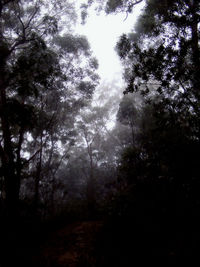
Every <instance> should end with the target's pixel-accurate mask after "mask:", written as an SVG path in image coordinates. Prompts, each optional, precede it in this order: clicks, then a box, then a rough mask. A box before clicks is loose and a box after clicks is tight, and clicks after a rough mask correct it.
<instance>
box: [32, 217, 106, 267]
mask: <svg viewBox="0 0 200 267" xmlns="http://www.w3.org/2000/svg"><path fill="white" fill-rule="evenodd" d="M102 227H103V222H102V221H83V222H75V223H71V224H69V225H67V226H65V227H62V228H61V229H58V230H55V231H54V232H51V233H50V234H49V235H48V237H47V238H46V239H45V242H43V243H42V244H41V245H40V248H39V253H38V255H37V257H36V258H35V259H34V261H35V263H36V264H37V266H45V267H51V266H53V267H64V266H65V267H66V266H67V267H80V266H82V267H85V266H95V262H96V258H95V246H96V244H95V242H96V240H97V235H98V234H99V233H100V231H101V229H102Z"/></svg>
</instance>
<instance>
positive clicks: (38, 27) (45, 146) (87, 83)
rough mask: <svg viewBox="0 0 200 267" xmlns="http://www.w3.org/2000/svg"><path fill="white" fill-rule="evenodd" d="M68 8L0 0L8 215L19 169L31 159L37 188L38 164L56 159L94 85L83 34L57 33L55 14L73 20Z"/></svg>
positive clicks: (0, 151)
mask: <svg viewBox="0 0 200 267" xmlns="http://www.w3.org/2000/svg"><path fill="white" fill-rule="evenodd" d="M71 10H73V8H72V5H71V4H70V3H66V2H65V1H48V2H47V1H37V0H35V1H28V0H24V1H0V24H1V27H0V28H1V30H0V36H1V39H0V56H1V63H0V69H1V71H0V72H1V73H0V91H1V95H0V109H1V113H0V120H1V128H0V134H1V143H0V156H1V177H2V181H3V184H4V188H5V195H6V208H7V211H8V212H9V213H10V214H14V213H15V211H16V210H17V203H18V200H19V192H20V183H21V176H22V172H23V176H25V174H24V172H26V171H25V170H28V168H27V166H28V164H29V166H30V168H32V167H33V166H34V164H32V165H30V163H31V161H33V160H34V159H36V158H37V164H36V167H37V175H36V177H37V178H36V190H37V186H38V184H39V182H38V181H39V179H40V178H39V177H40V173H41V169H42V166H43V163H42V162H43V161H45V162H46V163H45V164H47V163H48V164H50V162H52V158H53V157H54V158H56V155H58V153H57V152H58V147H59V145H58V144H59V141H60V140H61V139H62V141H63V142H65V141H64V140H66V143H70V137H69V138H68V136H69V135H70V132H71V131H72V128H73V121H74V118H73V116H75V114H77V112H78V110H79V109H80V108H81V107H83V106H84V105H85V104H87V99H89V98H91V96H92V92H93V90H94V88H95V86H96V84H97V80H98V77H97V75H96V74H95V70H96V68H97V62H96V60H95V59H94V58H93V57H92V55H91V51H90V47H89V44H88V42H87V40H86V38H84V37H82V36H73V35H72V34H65V35H63V36H60V35H59V33H60V30H61V28H60V24H59V21H58V20H57V19H58V17H59V16H61V13H60V12H63V13H62V14H68V15H69V16H71V17H70V18H73V17H72V15H73V14H74V12H72V11H71ZM68 26H70V25H67V27H68ZM84 57H86V58H87V60H86V61H83V60H82V59H83V58H84ZM77 64H79V66H78V65H77ZM86 65H87V67H86ZM69 112H70V113H71V114H70V115H69ZM67 123H68V124H70V127H69V126H67V125H66V124H67ZM58 131H60V132H58ZM56 150H57V151H56ZM66 150H68V148H67V149H66ZM66 150H65V151H63V153H62V155H59V157H60V158H61V159H62V158H63V157H64V155H65V154H66ZM28 157H29V158H28ZM59 161H60V159H59V160H58V162H59ZM48 164H47V165H48ZM58 165H59V164H58ZM1 191H3V190H1ZM36 195H37V193H36Z"/></svg>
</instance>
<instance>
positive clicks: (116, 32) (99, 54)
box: [77, 4, 142, 82]
mask: <svg viewBox="0 0 200 267" xmlns="http://www.w3.org/2000/svg"><path fill="white" fill-rule="evenodd" d="M141 8H142V5H141V4H140V5H138V6H137V7H135V9H134V12H133V14H129V15H128V17H127V19H125V18H126V15H125V14H117V15H105V14H103V13H101V14H100V15H96V12H95V11H90V13H89V16H88V18H87V23H86V24H85V25H80V26H78V28H77V31H78V32H79V33H80V34H83V35H86V36H87V38H88V41H89V43H90V45H91V49H92V51H93V53H94V55H95V56H96V58H97V60H98V62H99V70H98V72H99V75H100V77H101V79H102V81H104V80H107V81H110V82H111V81H112V80H113V79H116V78H118V79H120V80H121V74H122V66H121V63H120V60H119V58H118V56H117V53H116V52H115V50H114V48H115V46H116V43H117V41H118V39H119V37H120V36H121V35H122V34H123V33H129V32H130V31H131V30H132V29H133V27H134V24H135V22H136V20H137V17H138V15H139V13H140V10H141Z"/></svg>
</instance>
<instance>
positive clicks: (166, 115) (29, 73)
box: [0, 0, 200, 267]
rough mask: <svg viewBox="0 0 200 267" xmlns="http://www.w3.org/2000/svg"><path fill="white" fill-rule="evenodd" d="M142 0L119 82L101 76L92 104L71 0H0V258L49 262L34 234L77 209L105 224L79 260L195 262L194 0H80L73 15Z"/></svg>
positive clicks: (198, 68) (87, 52)
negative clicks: (119, 91) (116, 92)
mask: <svg viewBox="0 0 200 267" xmlns="http://www.w3.org/2000/svg"><path fill="white" fill-rule="evenodd" d="M141 2H144V3H145V5H144V8H143V10H142V13H141V15H140V17H139V19H138V21H137V24H136V26H135V29H134V31H133V32H131V33H130V34H127V35H125V34H124V35H122V36H121V37H120V39H119V41H118V43H117V44H116V51H117V53H118V55H119V57H120V59H121V63H122V65H123V67H124V81H125V83H126V88H124V96H123V97H122V98H121V100H120V104H118V101H117V96H113V95H112V94H110V91H111V89H112V86H113V87H115V85H114V83H113V85H102V86H101V88H100V91H103V92H104V95H100V99H101V103H100V102H99V101H97V102H95V104H94V101H93V100H92V99H93V93H94V91H95V88H96V87H97V85H98V81H99V77H98V75H97V68H98V63H97V61H96V59H95V58H94V57H93V55H92V52H91V49H90V46H89V43H88V41H87V39H86V38H85V37H84V36H80V35H76V34H75V33H74V31H73V24H74V23H75V21H76V19H77V14H76V10H75V7H74V5H73V3H71V2H68V1H54V0H51V1H45V0H44V1H40V0H35V1H29V0H21V1H15V0H10V1H9V0H8V1H3V0H2V1H0V163H1V166H0V220H1V225H0V233H1V237H2V242H1V247H0V253H1V252H2V256H1V258H0V266H1V267H4V266H13V264H14V263H15V264H16V263H18V264H21V266H23V265H25V266H27V265H28V266H55V262H54V263H53V262H50V261H48V262H44V260H43V261H40V259H39V258H37V257H36V255H38V254H39V253H40V252H39V250H40V249H39V248H40V244H42V243H43V242H44V241H45V239H46V238H47V237H48V235H49V233H51V232H52V231H56V229H59V228H60V227H63V226H64V225H67V224H69V223H73V222H77V221H93V222H95V221H98V222H100V221H101V222H103V223H102V224H103V227H102V228H101V230H100V231H99V234H98V235H97V237H96V241H95V246H94V250H93V254H94V255H93V258H95V260H91V259H89V258H87V259H84V260H83V259H82V261H80V263H79V265H78V263H77V265H76V266H83V267H84V266H116V267H117V266H143V265H147V264H154V265H155V266H172V265H175V264H178V263H179V264H183V263H187V264H188V265H189V266H195V262H196V263H199V257H198V255H199V250H200V245H199V244H200V230H199V225H200V180H199V179H200V154H199V151H200V62H199V61H200V40H199V35H200V26H199V24H200V3H199V1H198V0H185V1H183V0H165V1H158V0H149V1H142V0H141V1H136V0H135V1H134V0H131V1H129V0H125V1H117V0H114V1H111V0H109V1H103V0H102V1H88V4H84V5H82V7H81V8H82V9H81V10H82V14H81V15H82V19H83V22H84V20H86V19H87V12H88V9H89V8H90V7H91V6H92V5H93V4H98V9H100V10H101V9H102V10H104V11H105V12H106V13H108V14H109V13H117V12H125V14H126V15H127V16H128V14H129V13H131V12H134V8H135V6H136V5H137V4H139V3H141ZM63 21H64V22H63ZM99 103H100V104H99ZM116 111H117V112H116ZM114 112H116V113H117V115H116V121H115V125H114V126H113V128H110V127H109V120H110V118H111V117H112V116H113V113H114ZM56 266H64V265H62V264H60V265H59V264H58V265H56ZM65 266H71V265H68V263H66V265H65ZM73 266H74V265H73Z"/></svg>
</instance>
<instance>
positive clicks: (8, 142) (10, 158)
mask: <svg viewBox="0 0 200 267" xmlns="http://www.w3.org/2000/svg"><path fill="white" fill-rule="evenodd" d="M0 56H1V55H0ZM3 56H5V55H3ZM5 77H6V72H5V64H4V62H1V64H0V119H1V128H2V137H3V144H2V147H1V151H2V153H1V162H2V169H3V176H4V180H5V193H6V200H5V204H6V213H7V214H9V215H11V214H12V213H13V215H14V214H15V215H16V212H17V207H18V201H19V186H20V184H19V182H20V181H19V177H17V175H16V169H15V162H14V152H13V147H12V139H11V131H10V125H9V121H8V119H7V115H6V106H7V99H6V87H7V83H6V81H5Z"/></svg>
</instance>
